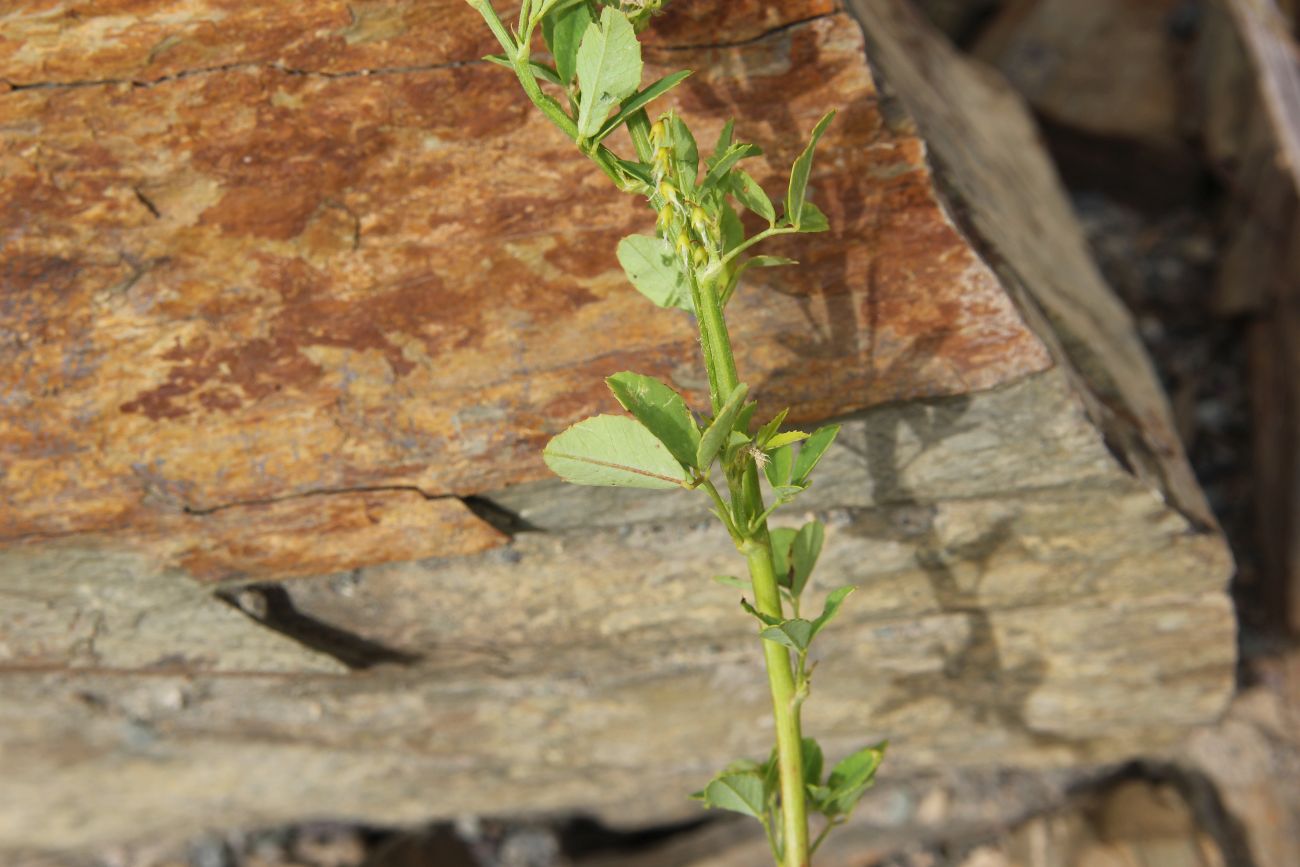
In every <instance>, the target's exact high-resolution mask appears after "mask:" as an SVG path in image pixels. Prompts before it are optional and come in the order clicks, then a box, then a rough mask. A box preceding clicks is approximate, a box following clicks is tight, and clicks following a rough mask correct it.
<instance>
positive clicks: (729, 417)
mask: <svg viewBox="0 0 1300 867" xmlns="http://www.w3.org/2000/svg"><path fill="white" fill-rule="evenodd" d="M748 393H749V386H747V385H745V384H744V383H743V382H742V383H741V384H740V385H737V386H736V387H735V389H734V390H733V391H732V392H731V394H730V395H728V396H727V399H726V401H725V402H723V404H722V408H721V409H719V410H718V416H717V418H715V419H714V420H713V423H712V424H710V425H709V428H708V430H706V431H705V432H704V436H702V437H700V446H699V448H698V449H697V450H696V453H695V466H696V468H698V469H699V470H700V471H701V472H708V469H709V464H711V463H713V458H714V457H715V456H716V455H717V454H718V450H719V449H721V448H722V447H723V445H725V444H726V442H727V440H729V439H730V438H731V432H732V430H734V429H735V426H736V415H737V414H738V413H739V412H740V408H741V406H742V405H743V404H744V402H745V395H746V394H748Z"/></svg>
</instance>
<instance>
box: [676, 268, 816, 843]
mask: <svg viewBox="0 0 1300 867" xmlns="http://www.w3.org/2000/svg"><path fill="white" fill-rule="evenodd" d="M695 282H696V283H697V292H696V298H697V299H698V300H697V306H696V312H697V314H698V319H699V323H700V329H701V337H702V339H703V340H704V342H705V343H706V344H707V347H708V349H709V351H708V352H706V353H705V359H706V362H707V363H709V364H710V365H711V366H714V367H715V369H713V370H711V371H710V373H711V375H712V376H711V379H712V378H714V377H716V380H717V386H718V391H719V392H720V393H721V395H722V398H723V399H725V396H726V395H729V394H731V392H732V390H733V389H735V387H736V385H737V376H736V359H735V355H734V354H733V353H732V350H731V337H730V334H729V333H728V331H727V323H726V320H725V319H724V317H723V315H722V302H721V300H720V299H719V298H718V285H717V279H716V277H712V278H709V277H701V278H700V279H699V280H697V281H695ZM718 409H719V406H718V404H717V399H716V398H715V404H714V407H713V410H714V412H715V413H716V412H717V411H718ZM727 482H728V485H729V487H730V489H731V496H732V502H733V503H736V504H737V505H738V506H743V508H742V509H738V510H737V512H738V513H743V514H745V515H762V514H763V513H764V511H765V510H764V508H763V496H762V493H761V489H760V488H759V485H758V467H756V466H755V465H754V464H753V463H752V462H750V463H749V464H748V466H747V467H746V468H745V471H744V475H743V476H742V477H741V478H739V479H734V478H731V477H728V480H727ZM742 501H743V502H742ZM742 520H743V519H742ZM756 523H757V526H756V527H754V528H752V530H751V532H750V533H749V534H748V535H747V538H746V539H745V541H744V542H743V543H742V546H741V550H742V551H743V552H744V554H745V558H746V560H747V561H748V565H749V578H750V581H752V582H753V585H754V603H755V607H757V608H758V610H759V611H761V612H762V613H764V614H768V615H771V616H772V617H779V618H783V617H784V612H783V611H782V610H781V591H780V589H779V588H778V586H777V580H776V571H775V570H774V569H773V567H772V543H771V540H770V538H769V536H768V532H767V521H766V519H764V520H762V521H759V522H756ZM746 529H747V530H749V529H750V528H749V527H746ZM762 644H763V658H764V660H765V661H766V663H767V681H768V686H769V688H770V689H771V692H772V715H773V718H774V719H775V721H776V753H777V763H778V765H779V768H780V775H781V826H782V842H783V843H784V850H783V852H782V856H783V857H782V862H783V865H782V867H808V811H807V805H806V803H805V798H804V783H803V733H802V732H801V731H800V725H799V705H798V703H797V700H796V696H795V692H796V689H795V680H794V673H793V671H792V670H791V667H790V652H789V651H788V650H786V648H785V647H783V646H782V645H780V644H777V643H776V642H774V641H763V642H762Z"/></svg>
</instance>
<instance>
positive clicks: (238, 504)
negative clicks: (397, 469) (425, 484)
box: [182, 485, 453, 517]
mask: <svg viewBox="0 0 1300 867" xmlns="http://www.w3.org/2000/svg"><path fill="white" fill-rule="evenodd" d="M391 491H414V492H415V493H417V494H419V495H420V496H422V497H424V498H425V499H426V500H442V499H452V498H453V497H452V495H450V494H447V495H441V494H428V493H425V492H424V491H422V490H420V489H419V488H417V487H416V486H415V485H362V486H358V487H355V488H319V489H315V490H310V491H299V492H297V493H293V494H285V495H284V496H283V497H263V498H261V499H257V500H236V501H234V502H231V503H220V504H218V505H216V506H190V505H186V506H183V507H182V511H184V512H185V514H187V515H195V516H198V517H202V516H204V515H211V514H213V513H215V512H224V511H225V510H227V509H240V508H247V507H250V506H269V505H271V504H273V503H283V502H285V501H286V500H297V499H301V498H302V497H329V496H337V495H339V494H375V493H387V492H391Z"/></svg>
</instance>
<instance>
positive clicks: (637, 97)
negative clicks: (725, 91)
mask: <svg viewBox="0 0 1300 867" xmlns="http://www.w3.org/2000/svg"><path fill="white" fill-rule="evenodd" d="M690 74H691V71H690V70H689V69H680V70H678V71H677V72H674V73H673V74H672V75H665V76H664V77H663V78H661V79H659V80H658V81H656V82H655V83H654V84H652V85H650V86H649V87H647V88H646V89H645V90H641V91H637V92H636V93H634V94H632V95H631V96H629V97H628V98H627V99H625V100H623V103H622V105H620V106H619V109H618V114H616V115H614V116H613V117H611V118H610V119H609V120H608V121H606V123H605V125H604V126H602V127H601V128H600V132H598V133H596V136H595V141H603V140H604V139H605V137H606V136H608V135H609V134H610V133H612V132H613V131H614V130H616V129H618V128H619V126H620V125H621V124H623V123H624V122H626V121H627V119H628V118H629V117H631V116H632V115H633V114H635V113H636V112H637V111H639V110H641V109H642V108H644V107H645V106H646V105H648V104H649V103H650V102H653V101H654V100H656V99H658V98H659V97H661V96H663V95H664V94H665V93H667V92H668V91H670V90H672V89H673V88H674V87H676V86H677V85H679V84H681V83H682V82H683V81H685V80H686V77H687V76H688V75H690Z"/></svg>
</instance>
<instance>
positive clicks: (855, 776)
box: [822, 741, 886, 817]
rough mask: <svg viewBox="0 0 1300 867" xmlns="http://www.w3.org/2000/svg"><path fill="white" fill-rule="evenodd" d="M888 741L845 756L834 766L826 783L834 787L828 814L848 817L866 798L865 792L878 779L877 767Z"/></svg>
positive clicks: (825, 810) (825, 809)
mask: <svg viewBox="0 0 1300 867" xmlns="http://www.w3.org/2000/svg"><path fill="white" fill-rule="evenodd" d="M885 746H886V744H885V743H884V742H883V741H882V742H881V743H878V744H876V745H875V746H870V747H864V748H863V749H860V750H858V751H857V752H856V753H853V754H852V755H850V756H847V757H846V758H844V759H841V760H840V761H839V762H837V763H836V765H835V767H834V768H832V769H831V775H830V778H829V779H827V781H826V785H827V787H828V788H830V790H831V794H830V798H829V799H828V801H829V802H828V803H827V804H826V805H825V806H824V807H823V809H822V812H823V813H825V814H826V815H827V816H828V817H834V816H847V815H848V814H849V813H851V812H853V808H854V807H855V806H856V805H857V803H858V801H859V800H860V799H861V798H862V794H863V792H865V791H866V790H867V789H869V788H871V785H872V784H873V783H874V782H875V781H876V770H877V769H878V768H879V767H880V762H881V761H882V760H883V759H884V757H885Z"/></svg>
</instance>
